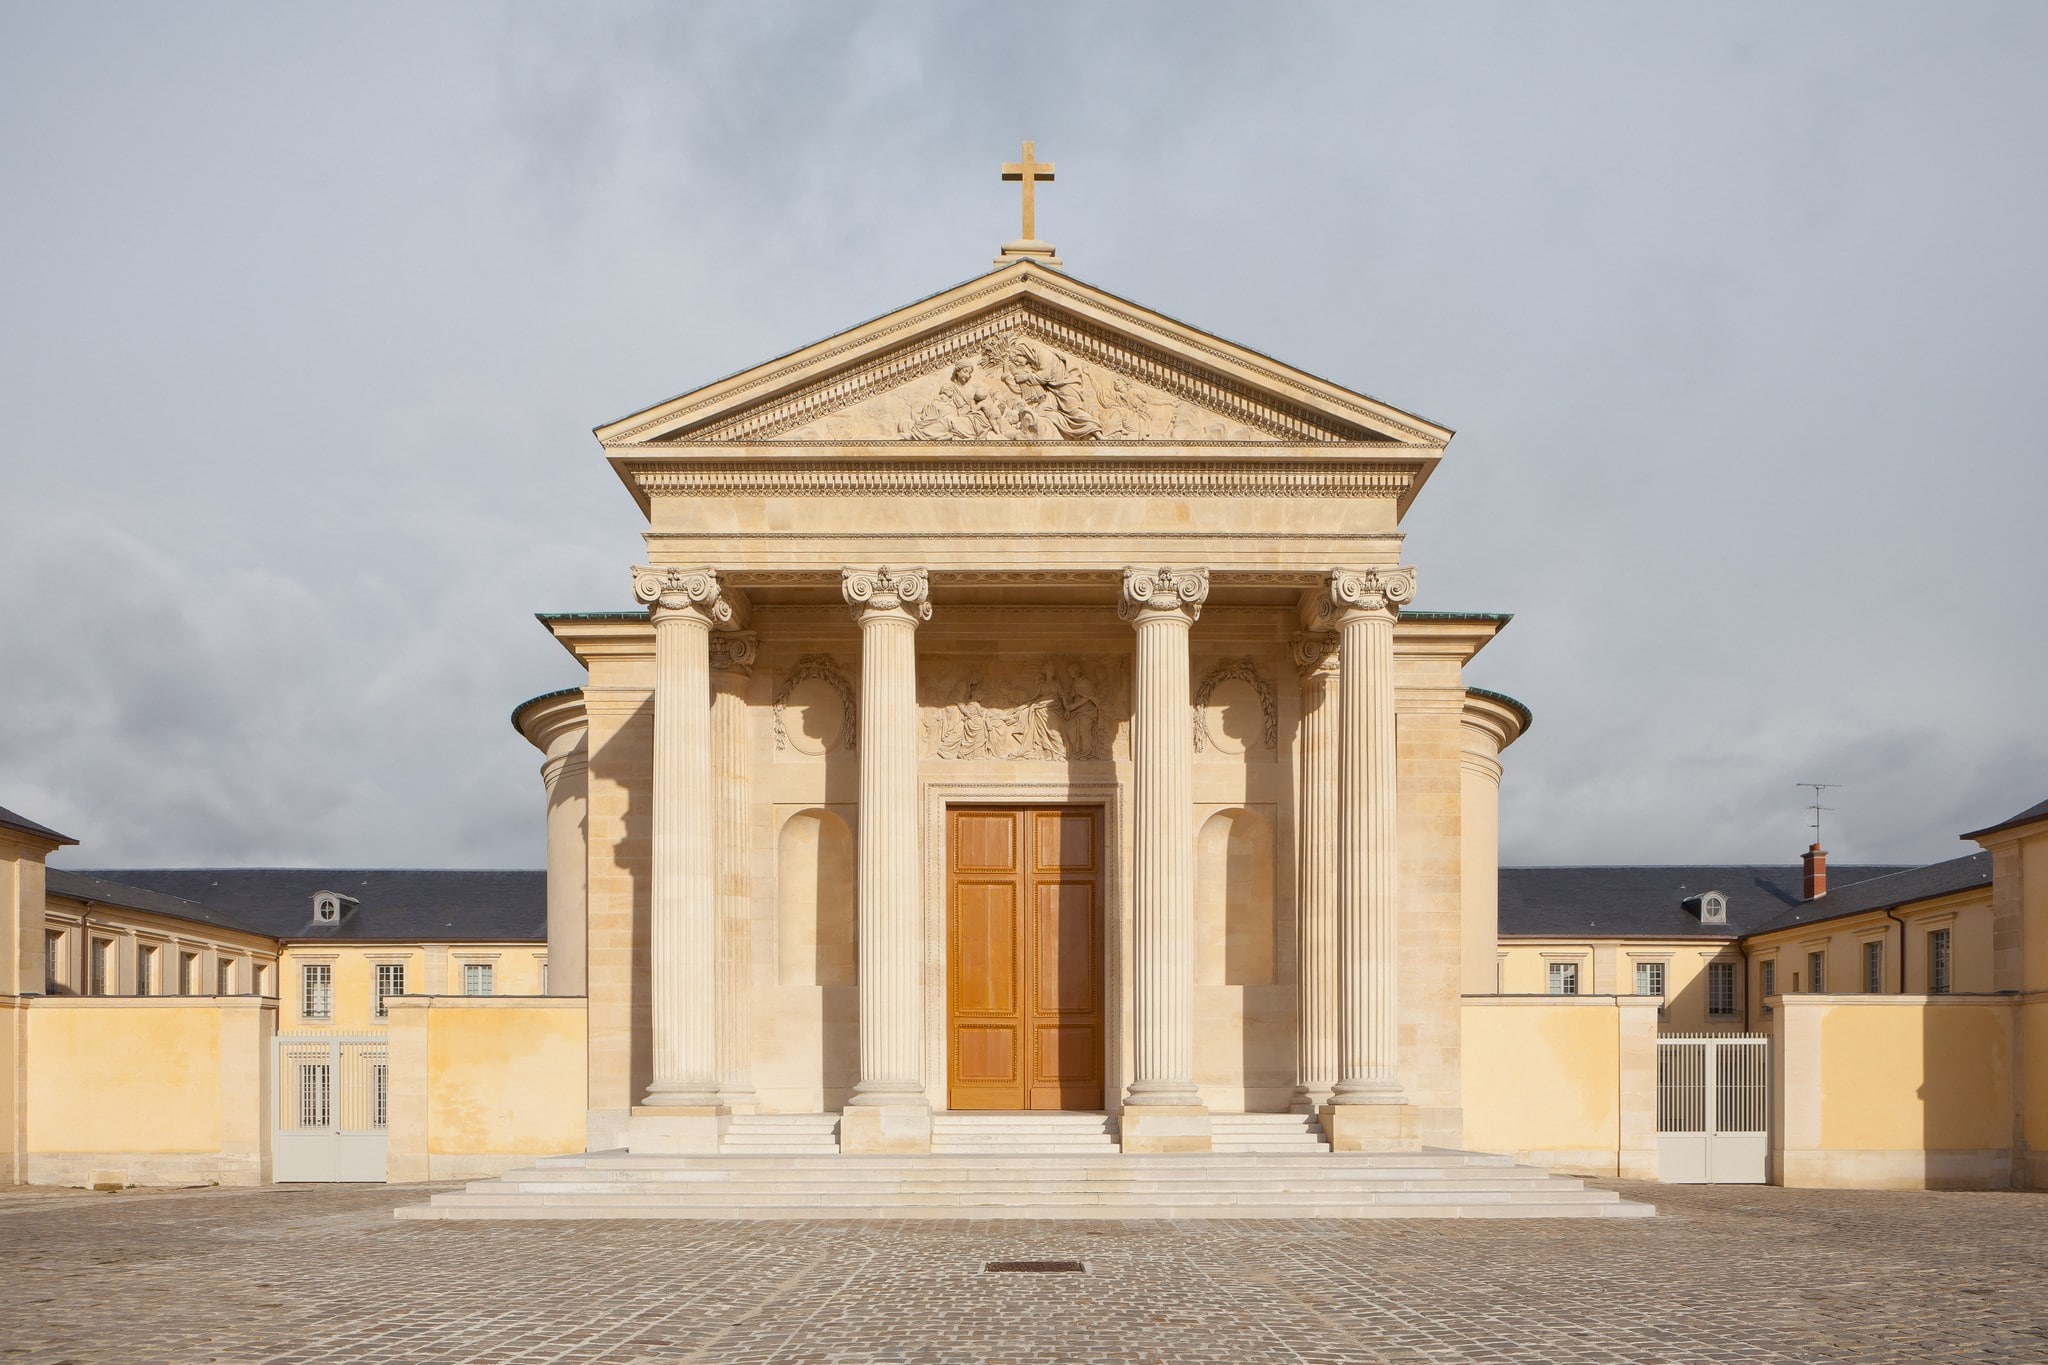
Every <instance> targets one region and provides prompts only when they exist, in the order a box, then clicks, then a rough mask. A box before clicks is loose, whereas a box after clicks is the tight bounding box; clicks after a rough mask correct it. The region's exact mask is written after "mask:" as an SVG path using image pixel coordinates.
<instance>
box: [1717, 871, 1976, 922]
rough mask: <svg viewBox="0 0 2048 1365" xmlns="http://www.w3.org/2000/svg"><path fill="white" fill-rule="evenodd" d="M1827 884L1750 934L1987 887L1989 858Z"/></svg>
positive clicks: (1831, 876)
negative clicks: (1824, 890) (1823, 891)
mask: <svg viewBox="0 0 2048 1365" xmlns="http://www.w3.org/2000/svg"><path fill="white" fill-rule="evenodd" d="M1829 883H1830V886H1829V890H1828V894H1827V895H1825V896H1819V897H1816V898H1815V899H1813V900H1810V901H1802V902H1800V903H1799V904H1798V905H1795V906H1793V907H1792V908H1791V909H1789V910H1786V911H1785V912H1784V913H1783V914H1781V915H1779V916H1778V917H1777V918H1776V919H1774V920H1771V921H1769V922H1767V923H1765V924H1764V925H1762V926H1760V927H1759V928H1756V929H1752V930H1751V931H1750V932H1751V933H1759V934H1760V933H1765V932H1768V931H1769V930H1772V929H1789V928H1791V927H1792V926H1794V925H1797V924H1817V923H1819V922H1820V921H1822V920H1830V919H1840V918H1842V917H1843V916H1844V915H1860V914H1862V913H1864V912H1865V911H1866V910H1890V909H1893V908H1894V907H1897V906H1901V905H1910V904H1912V903H1913V902H1914V901H1924V900H1933V899H1934V898H1935V897H1936V896H1947V895H1951V894H1953V893H1954V892H1957V891H1968V890H1970V889H1971V888H1972V887H1978V886H1989V885H1991V855H1990V854H1989V853H1972V854H1970V855H1969V856H1968V857H1963V858H1951V859H1950V860H1949V861H1947V862H1945V863H1930V864H1928V865H1927V866H1926V867H1913V868H1907V869H1906V870H1905V871H1903V872H1894V873H1893V874H1891V875H1890V876H1888V877H1877V878H1873V879H1871V880H1869V881H1860V882H1857V883H1855V884H1854V885H1850V886H1838V885H1835V884H1834V881H1833V874H1830V876H1829Z"/></svg>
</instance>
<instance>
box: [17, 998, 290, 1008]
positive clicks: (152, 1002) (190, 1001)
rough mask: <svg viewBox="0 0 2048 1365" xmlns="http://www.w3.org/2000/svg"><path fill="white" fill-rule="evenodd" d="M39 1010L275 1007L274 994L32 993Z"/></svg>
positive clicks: (30, 1000)
mask: <svg viewBox="0 0 2048 1365" xmlns="http://www.w3.org/2000/svg"><path fill="white" fill-rule="evenodd" d="M22 998H23V999H25V1000H26V1001H27V1003H28V1006H29V1008H30V1009H38V1010H170V1009H188V1010H189V1009H215V1010H275V1009H276V1008H277V997H276V996H274V995H32V996H25V997H22Z"/></svg>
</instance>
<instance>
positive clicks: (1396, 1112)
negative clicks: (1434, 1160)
mask: <svg viewBox="0 0 2048 1365" xmlns="http://www.w3.org/2000/svg"><path fill="white" fill-rule="evenodd" d="M1317 1116H1318V1117H1320V1118H1321V1119H1322V1121H1323V1134H1324V1136H1326V1137H1328V1138H1329V1140H1330V1150H1331V1151H1333V1152H1419V1151H1421V1150H1422V1124H1421V1116H1420V1114H1419V1113H1418V1112H1417V1110H1416V1108H1415V1106H1414V1105H1412V1104H1326V1105H1324V1106H1323V1107H1322V1108H1321V1109H1319V1110H1318V1111H1317Z"/></svg>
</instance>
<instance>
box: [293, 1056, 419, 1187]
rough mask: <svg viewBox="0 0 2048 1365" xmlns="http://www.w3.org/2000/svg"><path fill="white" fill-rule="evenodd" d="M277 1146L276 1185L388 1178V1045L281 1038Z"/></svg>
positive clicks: (389, 1090) (367, 1180) (389, 1091)
mask: <svg viewBox="0 0 2048 1365" xmlns="http://www.w3.org/2000/svg"><path fill="white" fill-rule="evenodd" d="M275 1056H276V1059H277V1070H276V1073H275V1076H276V1084H275V1085H273V1086H272V1087H271V1090H272V1093H273V1094H275V1095H276V1097H277V1099H276V1110H275V1112H274V1114H273V1116H272V1117H273V1126H272V1129H271V1146H270V1170H271V1176H270V1178H271V1179H272V1180H275V1181H279V1182H283V1181H297V1180H347V1181H365V1182H370V1181H382V1180H383V1179H384V1150H385V1117H386V1114H387V1113H388V1111H389V1108H390V1094H391V1087H390V1076H391V1070H390V1067H389V1066H388V1065H387V1053H386V1051H385V1043H384V1039H382V1038H380V1037H344V1036H339V1035H333V1034H310V1035H305V1034H302V1035H297V1036H291V1035H280V1036H279V1037H278V1039H277V1051H276V1053H275Z"/></svg>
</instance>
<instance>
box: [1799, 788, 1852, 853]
mask: <svg viewBox="0 0 2048 1365" xmlns="http://www.w3.org/2000/svg"><path fill="white" fill-rule="evenodd" d="M1792 785H1793V786H1795V787H1805V788H1808V789H1809V790H1811V791H1812V792H1813V846H1814V847H1815V848H1819V847H1820V813H1821V812H1822V811H1824V810H1833V809H1834V807H1833V806H1823V805H1822V804H1821V803H1820V794H1821V793H1822V792H1824V791H1833V790H1834V789H1835V788H1836V787H1839V786H1841V785H1842V784H1841V783H1839V782H1794V783H1793V784H1792Z"/></svg>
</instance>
